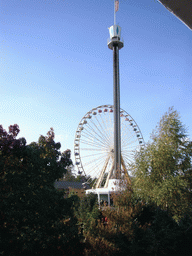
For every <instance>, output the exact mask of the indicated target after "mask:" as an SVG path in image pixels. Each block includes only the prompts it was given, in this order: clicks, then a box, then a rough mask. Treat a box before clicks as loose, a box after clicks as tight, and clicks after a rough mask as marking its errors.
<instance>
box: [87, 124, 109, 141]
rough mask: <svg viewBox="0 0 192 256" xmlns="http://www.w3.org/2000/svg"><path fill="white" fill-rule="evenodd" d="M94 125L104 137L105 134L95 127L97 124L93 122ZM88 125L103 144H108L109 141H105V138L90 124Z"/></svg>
mask: <svg viewBox="0 0 192 256" xmlns="http://www.w3.org/2000/svg"><path fill="white" fill-rule="evenodd" d="M91 122H92V120H91ZM92 124H93V125H94V126H95V127H96V129H97V130H98V131H99V133H100V134H101V135H103V133H102V132H101V131H100V130H99V129H98V127H97V126H96V125H95V123H94V122H92ZM88 125H89V128H90V129H91V130H92V131H93V132H94V133H95V134H97V136H98V137H99V138H100V139H101V140H102V141H103V142H105V143H108V141H107V140H106V139H104V137H103V136H101V135H100V134H98V132H96V131H95V129H94V128H93V127H92V126H91V125H90V124H88Z"/></svg>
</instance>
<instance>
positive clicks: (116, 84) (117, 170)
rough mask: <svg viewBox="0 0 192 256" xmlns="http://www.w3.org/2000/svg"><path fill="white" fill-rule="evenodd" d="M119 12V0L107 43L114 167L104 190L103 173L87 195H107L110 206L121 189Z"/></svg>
mask: <svg viewBox="0 0 192 256" xmlns="http://www.w3.org/2000/svg"><path fill="white" fill-rule="evenodd" d="M118 10H119V0H115V1H114V25H112V26H111V27H110V28H109V35H110V38H109V39H108V41H107V45H108V48H109V49H111V50H112V51H113V112H114V148H113V149H111V153H112V154H113V159H114V162H113V167H112V169H111V170H110V172H109V173H108V177H107V180H108V182H106V185H107V187H106V185H105V186H104V188H101V187H99V184H100V183H101V179H102V173H101V175H100V177H99V178H98V181H97V184H96V188H95V189H89V190H87V191H86V193H87V194H88V193H97V194H98V200H99V202H100V200H101V199H102V198H104V197H103V196H102V195H103V194H107V202H108V204H109V205H110V201H111V200H110V195H111V193H112V192H114V191H119V189H120V176H121V121H120V114H121V113H120V110H121V109H120V79H119V50H120V49H122V48H123V46H124V43H123V41H122V40H121V27H120V26H119V25H116V12H117V11H118Z"/></svg>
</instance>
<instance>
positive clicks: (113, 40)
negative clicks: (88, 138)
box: [108, 0, 124, 179]
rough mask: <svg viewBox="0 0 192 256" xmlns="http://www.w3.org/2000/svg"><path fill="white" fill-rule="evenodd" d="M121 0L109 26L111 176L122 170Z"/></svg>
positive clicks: (115, 176)
mask: <svg viewBox="0 0 192 256" xmlns="http://www.w3.org/2000/svg"><path fill="white" fill-rule="evenodd" d="M118 10H119V0H115V1H114V25H113V26H111V27H110V28H109V34H110V38H109V40H108V47H109V49H111V50H113V106H114V170H113V173H112V176H111V178H116V179H117V178H118V173H119V171H120V170H121V127H120V82H119V50H120V49H121V48H123V46H124V44H123V41H121V27H120V26H118V25H116V12H117V11H118Z"/></svg>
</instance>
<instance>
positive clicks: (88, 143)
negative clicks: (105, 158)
mask: <svg viewBox="0 0 192 256" xmlns="http://www.w3.org/2000/svg"><path fill="white" fill-rule="evenodd" d="M81 141H82V143H83V144H87V145H91V146H93V147H100V148H106V145H105V144H101V143H99V142H97V141H96V142H95V141H87V140H83V139H82V140H81Z"/></svg>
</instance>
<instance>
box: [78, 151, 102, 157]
mask: <svg viewBox="0 0 192 256" xmlns="http://www.w3.org/2000/svg"><path fill="white" fill-rule="evenodd" d="M97 155H103V152H101V153H96V154H93V155H88V154H87V155H86V156H82V157H81V158H87V157H92V156H97Z"/></svg>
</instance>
